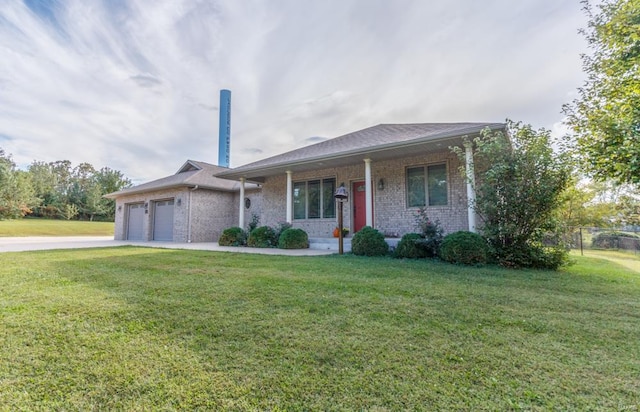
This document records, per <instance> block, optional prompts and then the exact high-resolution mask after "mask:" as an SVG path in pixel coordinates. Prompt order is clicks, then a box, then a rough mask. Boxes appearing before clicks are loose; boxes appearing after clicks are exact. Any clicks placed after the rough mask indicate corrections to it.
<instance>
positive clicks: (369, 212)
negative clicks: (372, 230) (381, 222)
mask: <svg viewBox="0 0 640 412" xmlns="http://www.w3.org/2000/svg"><path fill="white" fill-rule="evenodd" d="M364 187H365V192H364V194H365V210H366V219H367V220H366V225H367V226H370V227H373V191H372V190H373V188H372V187H371V159H364Z"/></svg>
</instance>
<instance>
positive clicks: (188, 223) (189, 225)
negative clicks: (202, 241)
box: [187, 185, 199, 243]
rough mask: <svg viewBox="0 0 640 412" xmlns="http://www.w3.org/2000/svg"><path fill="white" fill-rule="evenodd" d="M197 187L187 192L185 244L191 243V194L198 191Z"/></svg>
mask: <svg viewBox="0 0 640 412" xmlns="http://www.w3.org/2000/svg"><path fill="white" fill-rule="evenodd" d="M198 187H199V186H198V185H195V186H194V187H193V188H191V189H190V190H189V206H187V207H188V208H189V210H188V211H187V214H188V216H187V243H191V194H192V193H193V192H195V191H196V190H198Z"/></svg>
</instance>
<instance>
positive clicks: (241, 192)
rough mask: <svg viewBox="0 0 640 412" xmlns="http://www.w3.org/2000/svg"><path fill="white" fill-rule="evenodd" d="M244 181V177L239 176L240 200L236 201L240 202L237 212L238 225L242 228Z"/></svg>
mask: <svg viewBox="0 0 640 412" xmlns="http://www.w3.org/2000/svg"><path fill="white" fill-rule="evenodd" d="M244 182H245V178H244V177H241V178H240V201H239V202H238V203H240V209H239V214H238V226H239V227H240V228H241V229H244Z"/></svg>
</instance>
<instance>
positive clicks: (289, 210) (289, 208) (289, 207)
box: [287, 170, 293, 223]
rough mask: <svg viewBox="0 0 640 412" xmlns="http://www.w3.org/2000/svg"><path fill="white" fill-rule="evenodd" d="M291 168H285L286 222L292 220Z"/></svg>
mask: <svg viewBox="0 0 640 412" xmlns="http://www.w3.org/2000/svg"><path fill="white" fill-rule="evenodd" d="M291 174H292V172H291V170H287V223H292V222H293V183H292V182H291Z"/></svg>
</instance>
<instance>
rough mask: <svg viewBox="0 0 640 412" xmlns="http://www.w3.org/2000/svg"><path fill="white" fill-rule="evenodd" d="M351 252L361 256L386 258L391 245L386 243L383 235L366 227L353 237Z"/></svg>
mask: <svg viewBox="0 0 640 412" xmlns="http://www.w3.org/2000/svg"><path fill="white" fill-rule="evenodd" d="M351 252H352V253H353V254H354V255H359V256H384V255H386V254H387V253H388V252H389V245H388V244H387V242H385V241H384V236H383V235H382V233H380V232H378V231H377V230H376V229H374V228H372V227H370V226H365V227H363V228H362V229H360V231H358V232H357V233H356V234H355V235H353V238H352V239H351Z"/></svg>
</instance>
